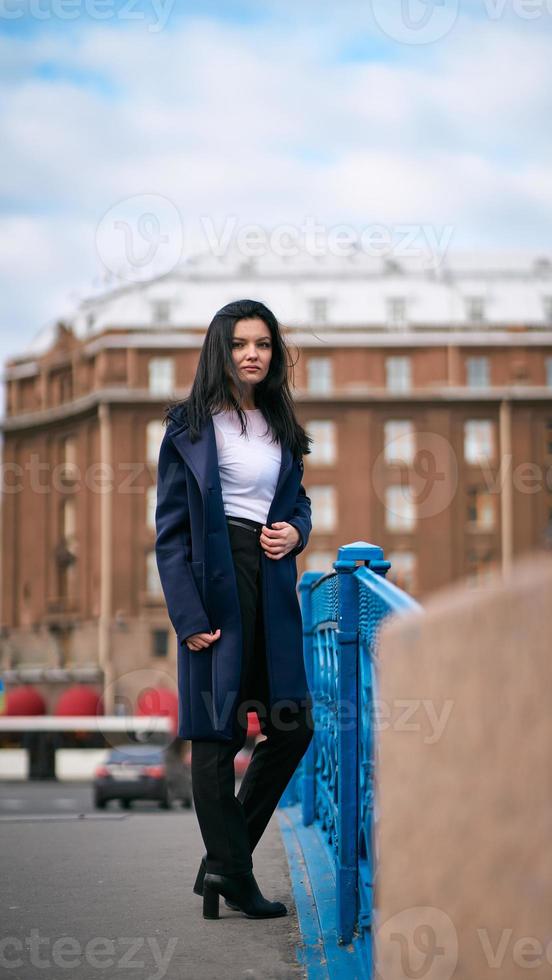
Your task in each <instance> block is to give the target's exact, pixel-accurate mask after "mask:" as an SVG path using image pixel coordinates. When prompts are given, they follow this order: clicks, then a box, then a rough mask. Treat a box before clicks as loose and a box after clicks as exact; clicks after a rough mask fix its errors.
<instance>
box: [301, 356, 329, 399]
mask: <svg viewBox="0 0 552 980" xmlns="http://www.w3.org/2000/svg"><path fill="white" fill-rule="evenodd" d="M332 368H333V364H332V360H331V358H330V357H309V359H308V361H307V388H308V390H309V391H311V392H313V393H315V394H326V393H327V392H330V391H332V389H333V370H332Z"/></svg>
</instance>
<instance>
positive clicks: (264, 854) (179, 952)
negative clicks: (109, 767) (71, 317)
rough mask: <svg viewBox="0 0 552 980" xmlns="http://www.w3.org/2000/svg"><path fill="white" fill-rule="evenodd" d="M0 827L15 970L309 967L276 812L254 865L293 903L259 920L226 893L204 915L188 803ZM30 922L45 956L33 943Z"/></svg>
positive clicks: (89, 978) (167, 976) (206, 974)
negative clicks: (216, 913) (228, 902)
mask: <svg viewBox="0 0 552 980" xmlns="http://www.w3.org/2000/svg"><path fill="white" fill-rule="evenodd" d="M2 834H3V848H2V850H3V860H4V874H3V880H4V882H5V888H4V896H3V900H2V909H1V915H2V921H3V929H2V936H3V937H6V936H9V937H14V940H15V943H11V944H9V945H8V946H6V948H5V954H4V955H5V956H6V958H7V959H8V961H9V962H10V963H13V968H12V969H11V970H10V976H12V977H13V978H14V980H18V978H21V980H34V978H36V980H38V978H41V980H60V978H62V977H63V976H65V977H68V978H69V977H70V978H71V980H99V978H103V977H105V976H106V975H108V976H109V980H123V978H124V980H128V977H129V975H132V977H133V978H134V980H187V978H193V980H219V978H223V980H242V978H243V980H245V978H248V980H261V978H262V980H296V978H304V976H305V973H304V970H303V968H302V967H301V965H300V964H299V962H298V959H297V951H296V947H298V948H302V940H301V933H300V931H299V926H298V920H297V914H296V910H295V904H294V899H293V894H292V888H291V882H290V877H289V871H288V862H287V858H286V852H285V848H284V845H283V841H282V836H281V833H280V828H279V823H278V817H277V814H274V815H273V817H272V819H271V822H270V824H269V826H268V828H267V830H266V832H265V834H264V836H263V838H262V840H261V842H260V843H259V845H258V847H257V848H256V850H255V853H254V871H255V875H256V877H257V880H258V882H259V885H260V887H261V889H262V890H263V891H264V892H265V894H266V895H267V896H268V897H270V898H271V899H277V900H280V901H283V902H285V903H286V905H287V906H288V909H289V912H288V915H286V916H282V917H281V918H276V919H268V920H259V921H255V920H252V919H247V918H245V917H244V916H242V915H241V914H240V913H239V912H234V911H232V910H230V909H228V908H226V906H225V905H224V902H223V901H221V905H220V914H221V917H220V919H219V920H214V921H210V920H206V919H204V918H203V916H202V910H201V898H200V897H199V896H197V895H194V894H193V892H192V885H193V882H194V879H195V874H196V871H197V866H198V863H199V859H200V857H201V855H202V854H203V850H204V848H203V842H202V840H201V837H200V834H199V829H198V827H197V823H196V818H195V814H194V813H193V811H192V812H187V811H183V810H174V811H173V812H171V813H159V814H157V813H138V812H137V813H132V812H131V813H130V814H129V815H128V816H127V815H126V814H121V812H120V811H118V810H116V809H113V810H112V811H110V812H108V813H106V814H105V815H100V814H98V815H88V816H86V817H85V818H83V819H78V818H75V817H72V816H67V817H66V818H65V819H63V818H62V817H60V818H58V819H56V818H50V819H48V820H46V819H41V818H40V817H38V816H37V817H32V818H31V817H29V818H26V819H25V820H22V821H21V822H5V823H3V825H2ZM23 855H24V863H23V860H22V856H23ZM33 930H34V933H33ZM37 931H38V937H39V938H40V942H41V945H40V947H39V948H38V949H37V950H36V951H35V953H36V956H40V958H41V959H40V962H41V963H42V964H44V965H37V963H36V959H35V960H33V958H32V956H31V950H30V948H29V942H30V939H31V937H32V936H33V935H34V936H35V942H36V937H37ZM63 937H65V938H63ZM17 940H19V942H17ZM123 958H125V959H123ZM108 963H109V969H108V970H107V973H106V966H107V965H108ZM48 964H49V965H48ZM138 964H140V966H139V967H138V968H137V965H138ZM5 965H6V964H5Z"/></svg>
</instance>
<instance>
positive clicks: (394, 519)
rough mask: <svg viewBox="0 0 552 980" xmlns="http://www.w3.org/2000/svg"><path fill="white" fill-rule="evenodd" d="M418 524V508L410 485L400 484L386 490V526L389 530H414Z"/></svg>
mask: <svg viewBox="0 0 552 980" xmlns="http://www.w3.org/2000/svg"><path fill="white" fill-rule="evenodd" d="M415 525H416V508H415V505H414V500H413V497H412V489H411V487H410V486H408V485H407V486H404V487H403V486H402V485H400V484H397V485H393V486H390V487H387V488H386V490H385V526H386V528H387V530H388V531H412V530H414V527H415Z"/></svg>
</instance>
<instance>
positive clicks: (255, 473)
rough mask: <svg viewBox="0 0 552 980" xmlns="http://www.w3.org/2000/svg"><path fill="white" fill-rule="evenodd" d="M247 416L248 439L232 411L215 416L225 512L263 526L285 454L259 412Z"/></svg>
mask: <svg viewBox="0 0 552 980" xmlns="http://www.w3.org/2000/svg"><path fill="white" fill-rule="evenodd" d="M245 414H246V417H247V433H246V435H245V436H242V434H241V426H240V420H239V416H238V413H237V412H235V411H234V410H233V409H232V410H231V411H227V412H216V413H215V414H214V415H213V424H214V428H215V437H216V441H217V454H218V461H219V474H220V483H221V487H222V500H223V504H224V512H225V514H229V515H235V516H236V517H239V516H241V517H249V518H251V519H252V520H254V521H259V523H260V524H264V523H265V522H266V518H267V516H268V511H269V509H270V505H271V503H272V499H273V497H274V491H275V490H276V484H277V482H278V476H279V474H280V464H281V458H282V450H281V446H280V443H279V442H270V439H271V433H270V432H267V429H268V423H267V422H266V419H265V418H264V416H263V413H262V412H261V410H260V408H254V409H245Z"/></svg>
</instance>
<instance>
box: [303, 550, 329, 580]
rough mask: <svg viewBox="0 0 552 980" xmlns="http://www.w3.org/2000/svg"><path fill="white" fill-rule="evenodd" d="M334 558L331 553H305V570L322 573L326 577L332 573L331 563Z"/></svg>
mask: <svg viewBox="0 0 552 980" xmlns="http://www.w3.org/2000/svg"><path fill="white" fill-rule="evenodd" d="M335 559H336V556H335V555H334V554H333V553H332V552H331V551H309V552H307V562H306V568H307V571H308V572H322V573H323V574H324V575H326V574H327V573H328V572H333V562H334V561H335Z"/></svg>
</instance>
